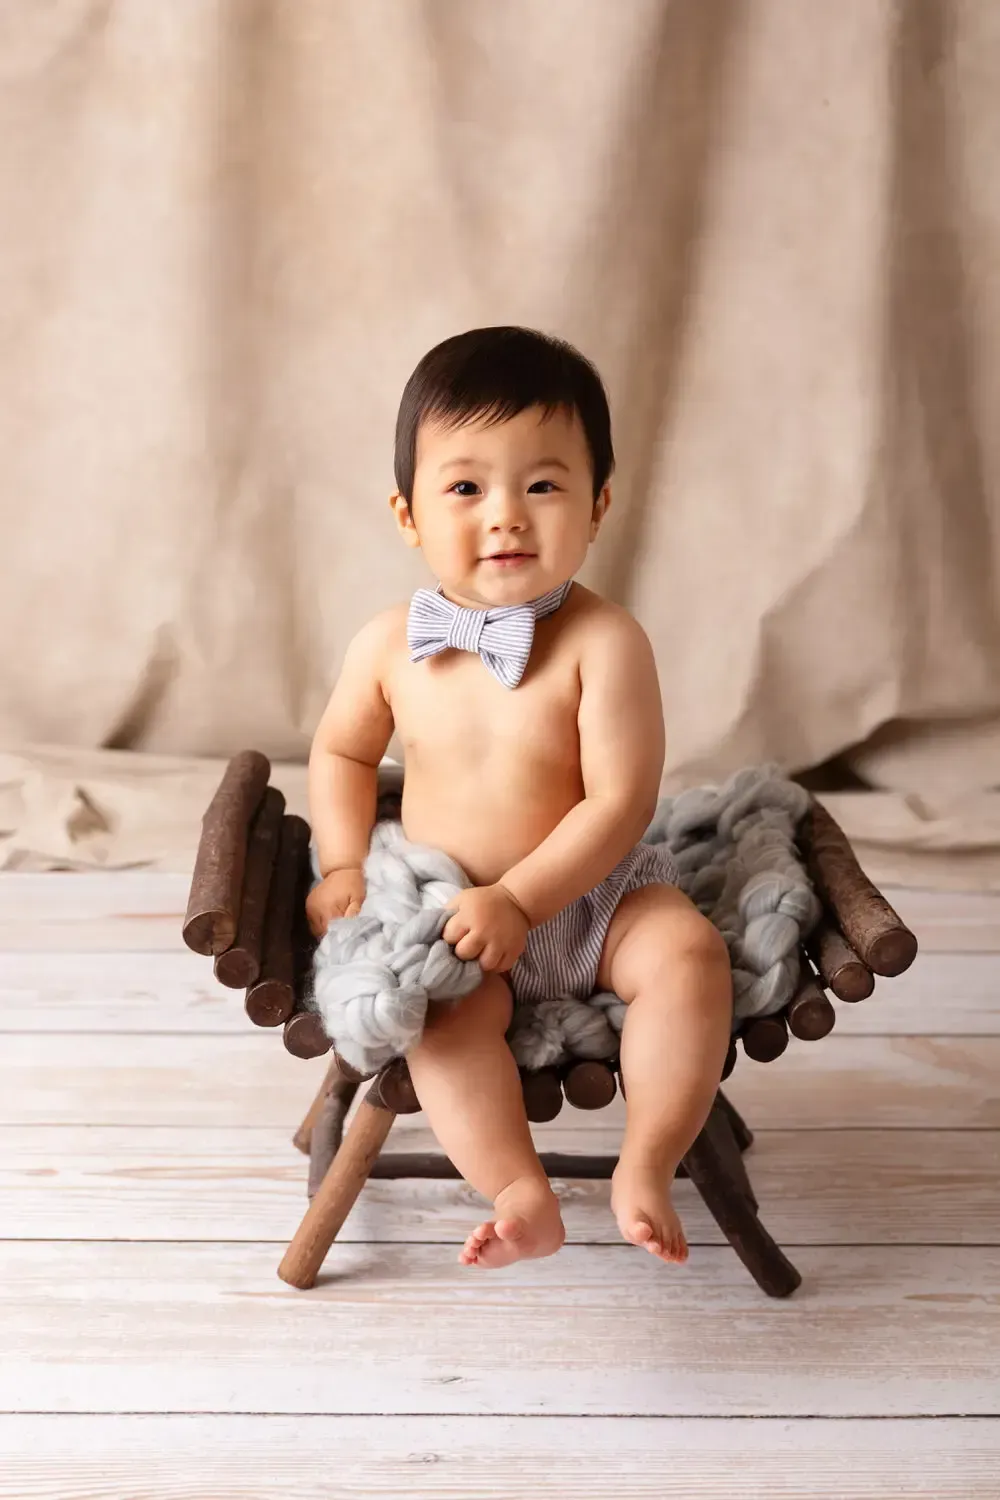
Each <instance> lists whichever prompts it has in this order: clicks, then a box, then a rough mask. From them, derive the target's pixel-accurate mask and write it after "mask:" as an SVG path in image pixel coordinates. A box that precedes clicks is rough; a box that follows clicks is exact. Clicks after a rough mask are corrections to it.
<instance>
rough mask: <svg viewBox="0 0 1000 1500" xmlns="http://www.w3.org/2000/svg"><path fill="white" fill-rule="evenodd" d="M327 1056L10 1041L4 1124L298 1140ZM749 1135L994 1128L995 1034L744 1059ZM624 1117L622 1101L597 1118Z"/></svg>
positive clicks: (141, 1040) (230, 1043)
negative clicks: (230, 1131)
mask: <svg viewBox="0 0 1000 1500" xmlns="http://www.w3.org/2000/svg"><path fill="white" fill-rule="evenodd" d="M325 1071H326V1059H324V1058H313V1059H310V1060H308V1061H303V1060H301V1059H298V1058H294V1057H291V1056H290V1055H289V1054H288V1053H286V1052H285V1050H284V1048H283V1047H282V1046H281V1045H280V1042H278V1043H277V1044H276V1042H275V1038H274V1037H273V1036H271V1035H269V1034H268V1033H266V1032H262V1031H257V1030H254V1029H252V1028H250V1027H247V1028H246V1030H245V1033H244V1035H242V1036H121V1037H119V1038H117V1040H116V1041H115V1042H114V1043H113V1044H110V1045H109V1042H108V1039H107V1038H106V1037H103V1036H97V1035H89V1036H62V1035H59V1034H55V1035H46V1034H38V1035H18V1034H12V1035H8V1036H7V1037H6V1038H5V1039H4V1043H3V1049H2V1053H0V1125H28V1124H33V1123H35V1124H40V1125H57V1124H74V1123H75V1124H79V1125H136V1126H140V1125H143V1126H144V1125H171V1124H180V1123H184V1124H186V1125H188V1126H197V1125H248V1126H264V1125H269V1126H278V1127H281V1128H288V1129H290V1130H294V1128H295V1124H296V1122H297V1121H298V1120H299V1119H300V1118H301V1116H302V1114H303V1112H304V1110H305V1108H306V1107H307V1105H308V1103H309V1100H310V1098H311V1097H312V1096H313V1095H314V1094H315V1092H316V1090H317V1089H318V1088H319V1085H320V1083H321V1082H322V1079H323V1076H324V1073H325ZM726 1089H727V1092H728V1093H729V1095H730V1097H731V1098H732V1101H733V1103H734V1104H735V1105H736V1107H737V1109H738V1110H739V1111H740V1113H741V1114H742V1115H744V1117H745V1118H746V1119H747V1120H750V1121H752V1122H753V1128H754V1129H757V1128H758V1127H759V1128H776V1129H777V1128H786V1129H790V1128H793V1127H799V1128H802V1129H820V1128H829V1127H846V1126H872V1127H875V1126H896V1127H903V1128H907V1127H910V1128H920V1127H924V1128H927V1127H931V1126H937V1127H941V1128H945V1129H956V1128H963V1129H964V1128H978V1129H997V1128H1000V1037H970V1038H963V1037H865V1036H858V1037H852V1036H841V1035H839V1034H838V1033H837V1032H834V1034H833V1035H832V1036H829V1037H826V1038H825V1039H824V1040H823V1041H822V1042H821V1043H810V1042H801V1043H799V1042H796V1043H795V1044H794V1045H789V1048H788V1051H787V1052H786V1053H785V1054H784V1056H783V1057H781V1058H780V1059H779V1060H778V1061H777V1062H774V1063H768V1064H766V1065H762V1064H755V1063H752V1062H750V1061H749V1060H747V1059H743V1060H742V1061H741V1062H740V1064H739V1066H738V1067H737V1068H736V1071H735V1072H734V1074H733V1076H732V1078H731V1079H729V1081H728V1083H727V1084H726ZM602 1119H606V1120H607V1121H608V1122H609V1123H610V1122H612V1121H616V1120H617V1121H622V1120H624V1106H623V1103H622V1100H621V1098H620V1097H619V1098H617V1099H615V1100H613V1101H612V1103H611V1104H610V1105H609V1106H608V1108H607V1110H606V1111H604V1112H602Z"/></svg>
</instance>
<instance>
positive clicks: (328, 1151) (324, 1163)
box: [308, 1077, 358, 1198]
mask: <svg viewBox="0 0 1000 1500" xmlns="http://www.w3.org/2000/svg"><path fill="white" fill-rule="evenodd" d="M357 1091H358V1085H357V1084H356V1083H353V1082H351V1081H349V1080H348V1079H346V1078H340V1077H335V1078H334V1079H333V1082H332V1086H331V1087H330V1088H328V1089H327V1090H326V1091H325V1094H324V1098H323V1107H322V1109H321V1110H320V1112H319V1117H318V1118H317V1120H316V1122H315V1124H314V1125H313V1128H312V1130H311V1132H310V1139H309V1184H308V1193H309V1197H310V1198H314V1197H315V1195H316V1192H317V1190H318V1188H319V1186H320V1183H321V1182H322V1181H323V1178H324V1177H325V1176H326V1174H327V1172H328V1171H329V1170H330V1166H331V1164H332V1162H333V1158H334V1157H335V1156H336V1154H337V1152H338V1151H339V1150H340V1143H341V1141H342V1140H343V1138H344V1120H345V1118H346V1116H347V1111H348V1110H349V1109H350V1107H351V1102H352V1100H353V1099H354V1095H355V1094H356V1093H357Z"/></svg>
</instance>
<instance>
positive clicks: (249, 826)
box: [183, 750, 917, 1297]
mask: <svg viewBox="0 0 1000 1500" xmlns="http://www.w3.org/2000/svg"><path fill="white" fill-rule="evenodd" d="M270 774H271V767H270V764H269V762H268V760H267V758H266V757H265V756H263V755H261V754H260V753H259V752H257V751H254V750H248V751H243V752H241V753H240V754H239V755H237V756H234V758H233V759H232V760H231V761H230V763H229V765H228V766H227V768H226V771H225V774H224V775H223V778H222V781H221V782H220V784H219V788H218V790H217V792H216V793H215V796H214V797H213V799H212V801H211V803H210V805H209V807H208V809H207V810H206V813H205V816H204V819H203V823H202V834H201V841H200V844H199V847H198V854H197V859H196V862H195V868H194V874H193V877H192V881H191V893H190V899H189V902H188V908H187V913H186V916H185V920H184V929H183V932H184V940H185V942H186V943H187V944H188V946H189V947H190V948H192V949H193V950H194V951H195V952H196V953H201V954H204V955H205V956H206V957H212V958H214V968H215V975H216V977H217V978H218V979H219V980H220V982H221V983H222V984H224V985H228V986H230V987H231V988H234V989H242V990H245V992H246V998H245V1008H246V1013H247V1016H248V1017H249V1019H250V1020H251V1021H252V1022H253V1023H254V1025H256V1026H268V1027H275V1028H277V1027H281V1030H282V1036H283V1039H284V1044H285V1047H286V1048H287V1049H288V1051H289V1052H291V1053H293V1054H294V1055H295V1056H296V1057H318V1056H321V1055H322V1054H324V1053H327V1052H329V1051H330V1050H331V1048H330V1041H329V1039H328V1037H327V1036H326V1034H325V1032H324V1031H323V1028H322V1025H321V1023H320V1018H319V1016H318V1015H317V1014H316V1013H315V1011H312V1010H310V1009H309V1008H308V1007H307V1005H306V1004H305V1003H304V1000H305V997H306V996H307V994H308V976H309V972H310V966H311V962H312V954H313V951H314V948H315V943H314V940H313V938H312V936H311V934H310V932H309V929H308V925H307V922H306V917H305V898H306V894H307V892H308V890H309V885H310V881H311V872H310V859H309V840H310V830H309V825H308V824H307V823H306V822H305V821H304V819H302V818H299V817H296V816H294V815H292V814H288V813H286V811H285V802H284V798H283V796H282V794H281V792H280V791H279V790H278V789H277V788H276V787H272V786H269V785H268V782H269V779H270ZM798 842H799V849H800V852H801V854H802V856H803V859H804V862H805V864H806V867H807V869H808V871H809V875H810V878H811V879H812V881H813V884H814V886H815V888H816V892H817V894H818V895H819V897H820V899H821V901H822V904H823V917H822V920H821V922H820V924H819V925H818V927H817V928H816V930H815V931H814V932H813V933H812V935H811V936H810V938H809V939H808V942H807V943H806V945H805V946H804V947H803V948H802V949H800V979H799V985H798V989H797V992H796V994H795V996H794V998H793V999H792V1000H791V1001H790V1002H789V1003H788V1005H786V1006H785V1008H784V1010H783V1011H781V1012H780V1013H779V1014H777V1015H773V1016H766V1017H758V1018H755V1019H753V1020H751V1021H749V1022H748V1023H747V1024H746V1025H744V1026H743V1027H742V1028H741V1029H740V1030H739V1031H738V1033H737V1034H736V1035H735V1036H734V1037H733V1039H732V1041H731V1043H730V1047H729V1053H728V1056H727V1058H726V1063H725V1067H724V1069H723V1073H722V1079H721V1080H720V1081H724V1080H725V1079H726V1078H728V1077H729V1075H730V1073H731V1072H732V1070H733V1068H734V1067H735V1065H736V1060H737V1042H739V1044H740V1045H741V1046H742V1049H743V1051H744V1053H745V1054H746V1056H747V1057H750V1058H753V1059H754V1060H755V1061H757V1062H762V1063H766V1062H773V1061H774V1059H775V1058H777V1057H780V1055H781V1053H782V1052H784V1050H785V1048H786V1047H787V1046H788V1044H789V1037H790V1036H791V1037H794V1038H796V1039H798V1040H800V1041H806V1042H812V1041H818V1040H820V1038H822V1037H824V1036H826V1035H827V1033H828V1032H829V1031H830V1030H831V1029H832V1027H833V1024H834V1020H835V1012H834V1007H833V1004H832V1002H831V1000H830V998H829V995H828V993H827V991H829V992H830V993H832V994H833V995H835V996H836V997H837V998H838V999H840V1000H842V1001H846V1002H847V1003H849V1004H854V1003H856V1002H858V1001H860V1000H865V999H867V998H868V996H869V995H871V993H872V991H873V989H874V985H875V976H876V975H880V976H893V975H897V974H901V973H902V972H903V970H904V969H907V968H908V967H909V966H910V964H911V963H912V962H913V959H914V957H915V956H916V951H917V942H916V938H915V937H914V935H913V933H912V932H910V931H909V929H908V928H907V927H906V926H905V925H904V924H903V922H902V921H901V920H900V919H899V917H898V916H897V914H896V913H895V912H894V911H893V909H892V907H891V906H889V904H888V902H887V901H886V900H885V898H884V897H883V896H882V895H881V893H880V892H879V891H878V890H877V889H876V888H875V886H874V885H873V884H872V883H871V881H870V880H869V879H868V878H867V876H866V875H865V874H864V872H863V871H862V869H861V867H860V865H859V864H858V862H857V859H856V858H855V855H854V852H853V850H852V849H851V846H850V843H849V842H848V839H847V837H846V835H845V834H844V833H843V831H842V830H841V829H840V827H839V826H838V825H837V823H836V822H835V821H834V820H833V818H832V817H831V816H830V814H829V813H828V812H827V811H826V810H825V809H824V808H823V807H822V806H821V804H820V803H819V802H817V801H816V800H815V799H813V800H812V802H811V805H810V809H809V811H808V813H807V815H806V817H805V818H804V819H803V821H802V823H801V825H800V827H799V833H798ZM369 1079H370V1081H369V1086H368V1088H367V1090H366V1091H365V1094H364V1096H363V1098H362V1099H361V1100H360V1101H359V1103H358V1106H357V1109H356V1112H355V1114H354V1116H353V1118H352V1120H351V1124H350V1126H349V1128H348V1129H347V1132H346V1134H345V1133H344V1124H345V1119H346V1116H347V1113H348V1110H349V1109H350V1107H351V1104H352V1103H353V1101H354V1098H355V1095H356V1094H357V1092H358V1090H359V1088H360V1086H361V1084H362V1083H363V1082H365V1081H366V1079H365V1077H364V1076H363V1075H362V1074H360V1073H357V1072H356V1071H354V1070H353V1069H352V1068H350V1067H349V1066H348V1065H347V1064H346V1063H345V1062H344V1061H343V1060H342V1059H341V1058H339V1057H337V1056H336V1054H334V1057H333V1060H332V1062H331V1064H330V1067H329V1069H328V1071H327V1074H326V1077H325V1079H324V1081H323V1084H322V1086H321V1088H320V1090H319V1092H318V1093H317V1095H316V1097H315V1099H314V1100H313V1103H312V1105H311V1106H310V1108H309V1111H308V1113H307V1114H306V1116H305V1119H304V1120H303V1121H302V1124H301V1125H300V1126H299V1129H298V1130H297V1131H296V1133H295V1136H294V1142H295V1145H296V1146H297V1147H298V1148H299V1150H300V1151H303V1152H305V1153H307V1154H308V1156H309V1198H310V1202H309V1207H308V1209H307V1211H306V1214H305V1217H304V1218H303V1220H302V1222H301V1224H300V1225H299V1228H298V1230H297V1231H296V1234H295V1236H294V1238H293V1240H292V1242H291V1244H290V1245H289V1247H288V1250H287V1251H286V1253H285V1256H284V1258H283V1260H282V1262H281V1265H280V1266H279V1268H278V1274H279V1276H281V1277H282V1278H283V1280H285V1281H287V1282H289V1283H290V1284H291V1285H292V1286H296V1287H301V1288H306V1287H310V1286H312V1285H313V1284H314V1283H315V1280H316V1277H317V1275H318V1273H319V1269H320V1267H321V1266H322V1264H323V1261H324V1259H325V1258H326V1255H327V1253H328V1251H329V1249H330V1247H331V1245H332V1244H333V1242H334V1240H335V1239H336V1237H337V1234H338V1233H339V1231H340V1229H341V1226H342V1225H343V1223H344V1221H345V1219H346V1218H347V1215H348V1214H349V1213H350V1211H351V1208H352V1207H353V1206H354V1203H355V1202H356V1201H357V1198H358V1195H359V1194H360V1192H361V1190H362V1188H363V1187H364V1184H365V1182H366V1181H367V1180H368V1178H370V1177H371V1178H395V1177H431V1178H447V1177H458V1176H459V1173H458V1172H457V1171H456V1169H455V1167H454V1166H453V1165H452V1163H451V1162H450V1161H449V1160H448V1159H447V1158H446V1157H445V1156H443V1155H434V1154H415V1153H412V1152H409V1153H399V1154H384V1153H383V1151H382V1148H383V1146H384V1145H385V1142H386V1139H387V1137H388V1135H389V1131H390V1130H391V1128H392V1124H393V1121H394V1120H395V1118H396V1116H397V1115H402V1114H413V1113H417V1112H418V1111H419V1109H420V1105H419V1103H418V1101H417V1097H416V1094H415V1092H414V1088H413V1084H412V1083H411V1081H410V1076H409V1071H408V1069H407V1066H406V1062H405V1060H404V1059H402V1058H397V1059H395V1060H394V1061H393V1062H391V1063H389V1064H388V1065H387V1066H385V1067H384V1068H382V1069H381V1070H380V1071H379V1072H378V1073H377V1074H374V1075H369ZM521 1079H522V1087H523V1091H524V1103H525V1109H526V1112H527V1115H528V1118H529V1120H531V1121H533V1122H536V1123H539V1122H543V1121H548V1120H553V1119H555V1117H556V1115H558V1113H559V1111H560V1109H561V1108H562V1104H563V1100H564V1099H565V1100H566V1101H568V1102H569V1103H570V1104H572V1105H573V1106H575V1107H576V1108H577V1109H585V1110H593V1109H601V1108H603V1107H604V1106H605V1105H607V1104H609V1103H610V1102H611V1100H612V1099H613V1098H614V1096H615V1093H616V1092H617V1090H618V1089H619V1088H620V1087H622V1080H621V1072H620V1068H619V1062H618V1059H617V1058H616V1057H612V1058H608V1059H607V1061H603V1062H595V1061H593V1060H587V1059H572V1058H571V1059H570V1060H569V1061H568V1062H567V1063H566V1064H565V1065H564V1066H562V1067H559V1068H541V1069H538V1070H535V1071H526V1070H523V1069H522V1073H521ZM752 1141H753V1135H752V1134H751V1132H750V1130H749V1129H748V1127H747V1125H746V1124H745V1123H744V1121H743V1120H742V1119H741V1117H740V1115H739V1113H738V1112H737V1110H736V1109H735V1108H734V1107H733V1105H732V1104H731V1103H730V1101H729V1100H728V1099H727V1098H726V1096H725V1094H723V1092H722V1090H721V1089H720V1090H719V1092H718V1093H717V1095H716V1099H715V1103H714V1105H713V1107H712V1110H711V1113H710V1115H709V1118H708V1120H707V1121H706V1123H705V1126H704V1129H703V1130H702V1131H701V1134H700V1135H699V1136H698V1139H697V1140H696V1141H695V1143H694V1145H693V1146H692V1147H691V1149H690V1151H688V1153H687V1155H686V1156H685V1157H684V1160H683V1163H682V1165H681V1167H680V1169H679V1175H681V1176H687V1177H689V1178H690V1179H691V1181H692V1182H693V1183H694V1185H695V1187H696V1188H697V1189H698V1192H699V1193H700V1194H701V1196H702V1198H703V1199H704V1201H705V1203H706V1205H707V1207H708V1209H709V1211H710V1212H711V1214H712V1216H713V1217H714V1218H715V1220H716V1222H717V1223H718V1225H719V1227H720V1229H721V1230H722V1232H723V1234H724V1235H725V1236H726V1238H727V1240H728V1241H729V1243H730V1244H731V1245H732V1247H733V1249H734V1250H735V1251H736V1253H737V1255H738V1256H739V1257H740V1259H741V1260H742V1261H743V1264H744V1265H745V1266H746V1267H747V1269H748V1270H749V1272H750V1274H751V1275H752V1276H753V1278H754V1279H755V1281H756V1282H757V1283H758V1285H759V1286H760V1287H761V1288H762V1289H763V1290H764V1291H765V1292H766V1293H767V1294H768V1295H769V1296H772V1297H787V1296H788V1295H789V1294H790V1293H791V1292H793V1291H794V1290H795V1289H796V1287H797V1286H798V1285H799V1284H800V1282H801V1279H802V1278H801V1276H800V1275H799V1273H798V1271H797V1270H796V1269H795V1267H794V1266H793V1265H792V1264H791V1262H790V1261H789V1260H788V1259H787V1258H786V1256H785V1255H784V1254H783V1253H782V1251H781V1250H780V1248H779V1247H778V1245H776V1244H775V1242H774V1240H772V1238H771V1236H770V1235H769V1234H768V1232H767V1230H766V1229H765V1228H764V1226H763V1224H762V1223H761V1221H760V1218H759V1215H758V1212H757V1200H756V1198H755V1197H754V1192H753V1188H752V1187H751V1185H750V1179H749V1177H748V1176H747V1172H746V1167H745V1165H744V1162H743V1156H742V1153H743V1152H744V1151H746V1149H747V1147H748V1146H750V1144H751V1143H752ZM541 1160H542V1163H543V1165H544V1167H545V1169H546V1171H547V1172H548V1173H549V1175H550V1177H558V1178H601V1179H604V1178H609V1177H610V1176H611V1173H612V1171H613V1170H614V1168H615V1165H616V1163H617V1158H616V1157H614V1156H582V1155H561V1154H557V1153H553V1152H543V1153H542V1155H541Z"/></svg>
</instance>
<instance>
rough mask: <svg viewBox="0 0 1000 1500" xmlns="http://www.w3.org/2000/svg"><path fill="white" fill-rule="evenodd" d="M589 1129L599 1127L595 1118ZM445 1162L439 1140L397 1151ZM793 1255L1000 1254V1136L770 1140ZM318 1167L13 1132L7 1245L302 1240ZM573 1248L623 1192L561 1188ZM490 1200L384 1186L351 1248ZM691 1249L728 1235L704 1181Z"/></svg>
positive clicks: (600, 1240) (351, 1229)
mask: <svg viewBox="0 0 1000 1500" xmlns="http://www.w3.org/2000/svg"><path fill="white" fill-rule="evenodd" d="M582 1118H583V1119H585V1118H586V1117H582ZM620 1135H621V1132H620V1130H619V1129H618V1127H616V1126H608V1125H587V1124H586V1123H579V1124H577V1125H575V1126H570V1125H562V1126H560V1125H558V1124H555V1125H545V1126H542V1125H540V1126H536V1127H535V1138H536V1140H537V1142H538V1144H539V1146H540V1147H541V1148H542V1149H545V1150H551V1151H560V1152H582V1153H592V1154H602V1155H603V1154H605V1153H607V1154H613V1153H615V1152H616V1151H617V1149H618V1144H619V1140H620ZM399 1144H401V1145H402V1148H403V1149H406V1150H421V1151H423V1150H436V1149H437V1148H436V1146H435V1142H434V1139H433V1136H432V1135H431V1133H430V1131H429V1130H428V1129H426V1128H417V1129H412V1128H411V1129H409V1130H405V1131H402V1132H401V1133H400V1136H399V1139H398V1140H397V1138H396V1137H395V1136H391V1137H390V1140H389V1149H392V1148H393V1147H394V1146H396V1145H399ZM747 1163H748V1166H749V1168H750V1172H751V1176H752V1179H753V1184H754V1189H755V1191H756V1194H757V1197H758V1199H759V1201H760V1205H761V1213H762V1215H763V1218H764V1221H765V1223H766V1224H767V1227H768V1229H769V1230H770V1232H771V1234H772V1235H774V1237H775V1239H777V1240H778V1242H779V1244H781V1245H783V1246H785V1247H786V1249H791V1248H792V1247H794V1246H797V1245H837V1244H841V1245H858V1244H867V1245H888V1244H914V1245H978V1244H983V1245H1000V1196H998V1193H997V1183H998V1182H1000V1131H971V1130H970V1131H931V1130H848V1131H837V1130H829V1131H806V1132H795V1131H781V1130H778V1131H758V1133H757V1137H756V1140H755V1143H754V1145H753V1148H752V1150H751V1151H750V1153H749V1155H748V1157H747ZM305 1172H306V1163H305V1159H304V1157H302V1156H300V1155H299V1153H298V1152H296V1151H294V1150H293V1149H292V1148H291V1146H290V1144H289V1140H288V1133H287V1131H278V1130H253V1131H239V1130H231V1129H230V1130H227V1129H220V1128H218V1127H213V1128H211V1129H206V1130H204V1131H195V1130H184V1129H178V1128H176V1127H152V1128H146V1129H142V1130H130V1129H128V1128H125V1127H101V1126H95V1127H90V1128H87V1129H79V1128H77V1127H71V1128H67V1127H65V1126H58V1127H50V1126H21V1127H16V1128H13V1129H11V1128H8V1129H4V1130H0V1202H3V1203H5V1204H7V1205H8V1208H7V1212H6V1214H5V1216H4V1218H3V1220H2V1222H0V1237H2V1238H3V1239H52V1240H55V1239H59V1240H65V1239H95V1240H96V1239H99V1240H176V1241H184V1240H252V1241H265V1240H271V1241H274V1242H275V1243H278V1244H280V1243H281V1242H282V1241H284V1240H286V1239H288V1238H289V1237H290V1235H291V1233H292V1231H293V1230H294V1227H295V1225H296V1224H297V1222H298V1220H299V1218H300V1216H301V1214H302V1213H303V1211H304V1209H305V1203H306V1200H305ZM557 1187H558V1190H559V1193H560V1197H561V1199H562V1204H563V1213H564V1216H565V1220H566V1227H567V1233H568V1237H569V1240H570V1242H571V1243H579V1244H617V1243H618V1232H617V1229H616V1227H615V1225H614V1221H613V1219H612V1217H611V1210H610V1203H609V1184H608V1183H606V1182H586V1181H580V1180H569V1181H565V1182H560V1183H558V1184H557ZM484 1201H485V1200H483V1199H482V1198H480V1197H479V1195H478V1194H477V1193H476V1192H475V1191H474V1190H473V1189H472V1188H470V1187H468V1186H467V1185H466V1184H465V1183H461V1182H454V1181H452V1182H433V1181H414V1180H409V1181H407V1180H402V1181H398V1182H385V1181H376V1182H369V1183H368V1185H367V1186H366V1188H365V1190H364V1193H363V1195H362V1198H361V1200H360V1202H359V1203H358V1204H357V1206H356V1207H355V1209H354V1211H353V1212H352V1213H351V1215H350V1217H349V1218H348V1220H347V1223H346V1224H345V1225H344V1228H343V1229H342V1231H341V1234H340V1239H341V1241H342V1242H344V1243H350V1242H352V1241H366V1242H378V1243H385V1242H408V1243H444V1244H452V1243H456V1244H457V1243H459V1242H460V1241H461V1240H462V1239H464V1237H465V1235H466V1234H467V1233H468V1231H469V1228H470V1225H471V1224H472V1223H473V1222H474V1221H475V1220H476V1219H477V1218H478V1217H479V1215H480V1214H481V1213H482V1209H483V1205H484ZM677 1204H678V1208H679V1210H680V1212H681V1214H682V1216H683V1219H684V1226H685V1229H686V1231H687V1235H688V1238H689V1240H690V1241H691V1243H692V1244H696V1245H700V1244H721V1243H723V1239H722V1236H721V1234H720V1232H719V1230H718V1228H717V1227H716V1225H715V1222H714V1220H712V1218H711V1217H710V1215H709V1214H708V1212H707V1211H706V1209H705V1208H704V1206H703V1204H702V1202H701V1199H700V1198H699V1196H698V1194H697V1193H696V1192H695V1190H694V1189H693V1188H692V1186H691V1184H690V1183H687V1182H680V1183H678V1185H677Z"/></svg>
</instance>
